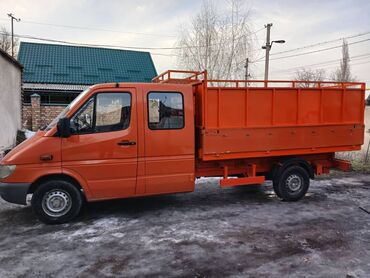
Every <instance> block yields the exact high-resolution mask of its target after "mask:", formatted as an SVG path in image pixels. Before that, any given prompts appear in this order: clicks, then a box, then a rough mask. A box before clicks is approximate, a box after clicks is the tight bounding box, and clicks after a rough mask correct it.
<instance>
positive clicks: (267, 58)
mask: <svg viewBox="0 0 370 278" xmlns="http://www.w3.org/2000/svg"><path fill="white" fill-rule="evenodd" d="M265 27H266V29H267V32H266V45H264V46H262V49H265V50H266V55H265V81H267V80H268V79H269V63H270V50H271V47H272V44H273V43H285V40H277V41H272V42H271V43H270V29H271V27H272V23H268V24H267V25H265ZM266 84H267V83H266Z"/></svg>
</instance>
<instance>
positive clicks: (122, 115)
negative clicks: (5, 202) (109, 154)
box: [71, 93, 131, 134]
mask: <svg viewBox="0 0 370 278" xmlns="http://www.w3.org/2000/svg"><path fill="white" fill-rule="evenodd" d="M130 117H131V94H130V93H99V94H96V95H95V96H93V97H92V98H90V99H89V100H88V101H87V102H86V103H85V105H83V106H82V108H81V109H80V110H79V111H78V112H77V113H76V114H75V115H74V116H73V117H72V120H71V127H72V132H73V133H75V134H88V133H98V132H109V131H118V130H123V129H126V128H128V127H129V125H130Z"/></svg>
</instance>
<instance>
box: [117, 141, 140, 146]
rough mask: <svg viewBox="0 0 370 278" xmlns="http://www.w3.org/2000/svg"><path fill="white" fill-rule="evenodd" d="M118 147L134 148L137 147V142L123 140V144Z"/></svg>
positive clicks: (119, 143) (120, 143)
mask: <svg viewBox="0 0 370 278" xmlns="http://www.w3.org/2000/svg"><path fill="white" fill-rule="evenodd" d="M117 145H119V146H134V145H136V142H135V141H129V140H122V141H121V142H118V143H117Z"/></svg>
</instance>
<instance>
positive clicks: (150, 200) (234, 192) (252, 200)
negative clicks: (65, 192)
mask: <svg viewBox="0 0 370 278" xmlns="http://www.w3.org/2000/svg"><path fill="white" fill-rule="evenodd" d="M274 201H279V200H278V199H277V197H276V195H275V194H274V193H273V192H272V191H271V190H268V189H264V188H263V187H261V186H259V185H256V186H240V187H235V188H228V189H224V190H220V189H219V188H215V189H212V190H210V189H208V188H204V189H200V190H196V191H194V192H191V193H178V194H168V195H158V196H148V197H137V198H130V199H120V200H110V201H100V202H93V203H87V204H86V206H85V208H84V211H83V213H82V217H80V220H82V221H84V220H87V219H92V218H100V217H106V216H117V215H124V216H126V217H141V216H143V215H147V214H158V213H165V212H166V211H167V210H171V211H173V210H176V211H178V212H184V213H186V212H189V211H191V210H204V209H206V210H212V209H213V208H219V207H220V206H222V207H227V206H232V205H235V204H238V205H246V206H248V205H256V204H267V203H271V202H274Z"/></svg>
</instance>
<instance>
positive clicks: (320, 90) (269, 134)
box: [154, 72, 365, 161]
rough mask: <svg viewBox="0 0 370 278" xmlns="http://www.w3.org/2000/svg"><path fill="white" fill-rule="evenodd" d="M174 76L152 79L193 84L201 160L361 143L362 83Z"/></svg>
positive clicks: (339, 148)
mask: <svg viewBox="0 0 370 278" xmlns="http://www.w3.org/2000/svg"><path fill="white" fill-rule="evenodd" d="M171 73H172V77H171ZM175 73H176V72H175ZM175 73H174V72H167V73H165V74H164V75H161V76H159V77H158V79H157V80H154V81H155V82H174V83H191V84H193V87H194V94H195V107H196V115H195V118H196V127H197V131H196V132H197V140H196V144H197V151H198V156H199V158H200V159H201V160H205V161H211V160H222V159H240V158H251V157H266V156H283V155H304V154H317V153H332V152H337V151H350V150H358V149H360V148H361V145H362V144H363V140H364V109H365V84H364V83H338V82H304V81H268V82H266V81H245V80H236V81H235V80H234V81H225V80H207V74H206V72H193V73H192V74H191V72H180V73H181V74H186V73H188V74H189V76H188V77H185V78H182V79H181V78H173V76H174V75H175ZM177 73H178V72H177ZM166 74H167V79H166V78H165V76H166Z"/></svg>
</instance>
